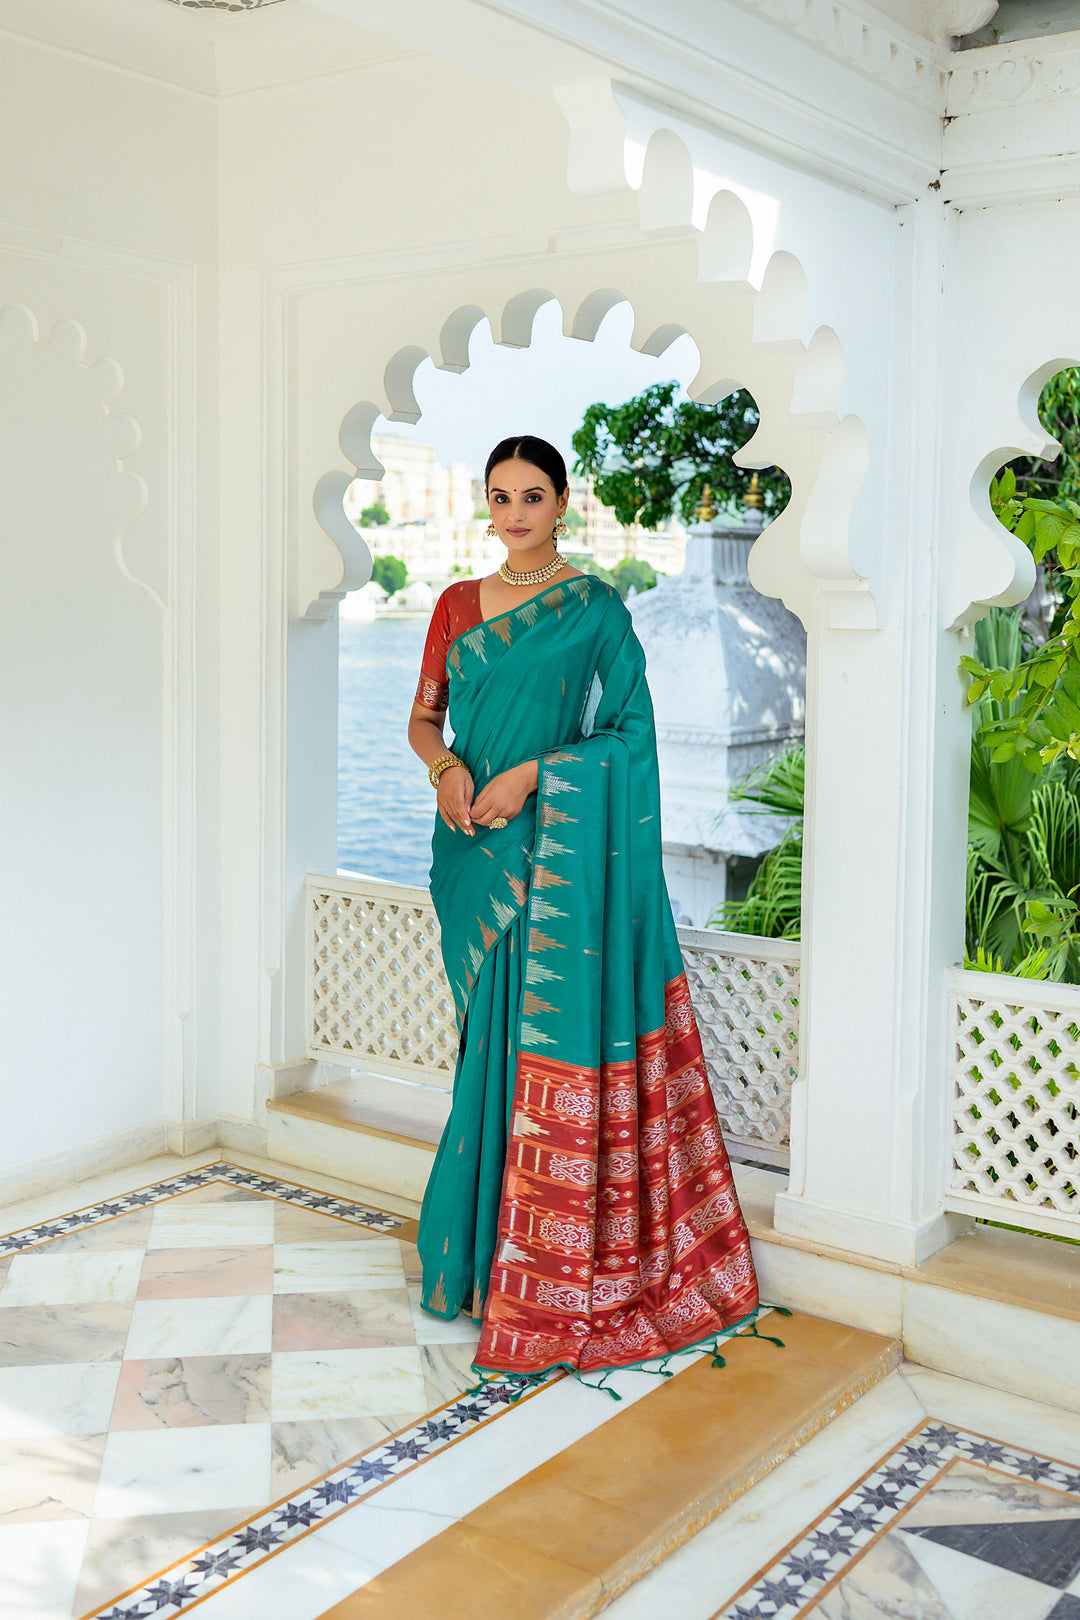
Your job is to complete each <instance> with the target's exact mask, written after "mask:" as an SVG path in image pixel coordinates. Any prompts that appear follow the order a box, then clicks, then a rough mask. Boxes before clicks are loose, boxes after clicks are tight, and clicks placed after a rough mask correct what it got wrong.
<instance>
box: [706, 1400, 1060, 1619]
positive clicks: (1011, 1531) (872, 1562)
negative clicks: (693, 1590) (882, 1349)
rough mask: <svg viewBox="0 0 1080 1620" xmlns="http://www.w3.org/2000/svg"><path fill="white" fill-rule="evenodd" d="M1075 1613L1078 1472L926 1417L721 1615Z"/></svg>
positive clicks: (1033, 1616) (1030, 1616) (1013, 1616)
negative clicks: (923, 1422) (921, 1423)
mask: <svg viewBox="0 0 1080 1620" xmlns="http://www.w3.org/2000/svg"><path fill="white" fill-rule="evenodd" d="M797 1616H798V1617H800V1620H802V1617H805V1620H851V1617H854V1616H857V1617H858V1620H897V1617H901V1616H902V1617H904V1620H1080V1473H1078V1471H1077V1470H1076V1469H1075V1468H1073V1467H1070V1466H1069V1465H1067V1464H1065V1463H1061V1462H1056V1461H1055V1460H1054V1459H1053V1458H1051V1457H1040V1456H1034V1455H1032V1454H1031V1453H1028V1452H1025V1451H1022V1450H1018V1449H1017V1448H1015V1447H1013V1446H1008V1445H1003V1444H1000V1443H999V1442H997V1441H995V1440H991V1439H987V1438H985V1437H984V1436H982V1435H977V1434H970V1433H967V1432H966V1431H964V1430H962V1429H953V1428H950V1427H948V1426H947V1425H946V1424H942V1423H934V1422H930V1423H927V1424H926V1425H924V1426H923V1427H922V1428H921V1429H920V1430H919V1431H918V1432H917V1433H916V1434H915V1435H913V1436H911V1437H910V1438H909V1439H908V1440H907V1441H905V1442H904V1443H903V1444H902V1445H901V1446H899V1447H897V1449H896V1450H894V1451H892V1452H891V1453H890V1454H889V1455H888V1456H887V1457H886V1458H884V1460H883V1461H882V1462H881V1463H880V1464H879V1466H878V1467H877V1468H876V1469H875V1470H874V1471H873V1473H871V1474H870V1475H869V1476H868V1477H867V1478H865V1479H863V1480H862V1481H860V1483H859V1484H858V1485H856V1486H855V1487H854V1489H853V1490H852V1491H851V1492H850V1494H849V1495H847V1496H846V1497H844V1499H843V1500H842V1501H841V1502H839V1503H838V1504H837V1505H836V1506H834V1507H833V1508H831V1509H830V1510H829V1511H828V1512H827V1513H826V1514H824V1515H823V1517H822V1518H820V1519H818V1520H817V1521H816V1522H815V1523H814V1524H812V1525H811V1526H809V1527H808V1529H807V1531H806V1534H805V1535H804V1536H803V1537H802V1538H801V1539H800V1541H799V1542H798V1543H797V1545H795V1546H793V1547H790V1548H789V1549H788V1550H787V1551H786V1552H785V1553H784V1554H783V1556H782V1557H781V1558H779V1559H778V1560H777V1562H776V1563H775V1564H774V1565H773V1566H772V1567H771V1568H770V1569H768V1570H766V1571H764V1573H762V1574H761V1575H760V1576H758V1577H756V1578H755V1580H754V1581H753V1582H752V1583H751V1584H750V1586H749V1587H748V1588H747V1589H746V1590H744V1591H743V1592H741V1593H740V1594H739V1595H738V1596H737V1597H736V1598H735V1599H733V1600H732V1601H731V1602H730V1603H729V1604H728V1605H727V1606H725V1607H724V1608H723V1609H722V1610H720V1611H719V1612H718V1613H717V1615H716V1616H715V1620H796V1617H797Z"/></svg>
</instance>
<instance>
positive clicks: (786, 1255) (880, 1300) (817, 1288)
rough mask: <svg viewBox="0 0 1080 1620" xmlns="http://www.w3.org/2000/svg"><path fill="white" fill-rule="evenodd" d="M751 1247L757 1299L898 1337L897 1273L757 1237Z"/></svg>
mask: <svg viewBox="0 0 1080 1620" xmlns="http://www.w3.org/2000/svg"><path fill="white" fill-rule="evenodd" d="M766 1173H767V1172H765V1171H762V1172H761V1174H762V1175H765V1174H766ZM750 1247H751V1249H752V1251H753V1255H754V1266H755V1268H756V1270H757V1274H758V1284H759V1287H760V1290H761V1297H762V1299H767V1300H769V1301H770V1302H771V1303H774V1304H777V1305H787V1306H790V1307H791V1308H792V1309H794V1310H799V1311H806V1312H807V1313H808V1314H809V1315H811V1316H823V1317H825V1318H826V1320H827V1321H830V1322H843V1323H845V1324H846V1325H847V1326H849V1327H857V1328H862V1329H863V1330H864V1331H865V1332H868V1333H884V1334H887V1335H888V1336H889V1337H890V1338H899V1337H900V1330H901V1320H902V1310H903V1292H904V1280H903V1278H902V1277H900V1276H899V1275H898V1274H896V1273H894V1272H888V1271H873V1270H871V1269H870V1268H869V1267H868V1266H855V1265H848V1264H845V1262H844V1261H842V1260H834V1259H832V1258H829V1257H826V1256H824V1255H820V1254H809V1253H807V1251H806V1250H805V1249H795V1248H789V1247H787V1246H785V1245H782V1244H779V1243H767V1242H761V1241H759V1240H758V1239H756V1238H755V1239H754V1240H753V1241H752V1242H751V1245H750Z"/></svg>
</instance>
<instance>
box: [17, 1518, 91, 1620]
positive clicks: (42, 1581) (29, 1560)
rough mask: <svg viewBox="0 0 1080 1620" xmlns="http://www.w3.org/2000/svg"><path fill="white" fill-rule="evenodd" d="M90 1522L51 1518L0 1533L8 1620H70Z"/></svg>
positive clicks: (20, 1525)
mask: <svg viewBox="0 0 1080 1620" xmlns="http://www.w3.org/2000/svg"><path fill="white" fill-rule="evenodd" d="M88 1526H89V1521H88V1520H87V1519H61V1520H57V1519H50V1520H47V1521H45V1522H43V1523H42V1522H39V1523H30V1524H13V1525H6V1526H4V1527H3V1528H0V1615H3V1617H4V1620H70V1616H71V1606H72V1603H73V1602H74V1599H75V1589H76V1587H77V1586H78V1582H79V1568H80V1565H81V1564H82V1557H83V1548H84V1547H85V1545H86V1533H87V1529H88Z"/></svg>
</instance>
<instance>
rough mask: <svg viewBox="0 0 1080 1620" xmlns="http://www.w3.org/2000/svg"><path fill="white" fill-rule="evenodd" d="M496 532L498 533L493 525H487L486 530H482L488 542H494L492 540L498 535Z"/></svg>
mask: <svg viewBox="0 0 1080 1620" xmlns="http://www.w3.org/2000/svg"><path fill="white" fill-rule="evenodd" d="M498 532H499V531H498V529H497V528H496V527H495V525H494V523H489V524H488V526H487V528H486V529H485V530H484V533H485V534H486V535H487V537H488V539H489V540H494V538H495V536H496V535H497V534H498Z"/></svg>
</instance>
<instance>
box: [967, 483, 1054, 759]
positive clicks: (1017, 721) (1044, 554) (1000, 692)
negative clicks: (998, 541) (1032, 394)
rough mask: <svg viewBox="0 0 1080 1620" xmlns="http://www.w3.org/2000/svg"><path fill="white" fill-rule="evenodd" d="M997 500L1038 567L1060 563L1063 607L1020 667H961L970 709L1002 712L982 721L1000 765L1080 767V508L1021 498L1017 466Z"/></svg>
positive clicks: (996, 487)
mask: <svg viewBox="0 0 1080 1620" xmlns="http://www.w3.org/2000/svg"><path fill="white" fill-rule="evenodd" d="M990 500H991V504H992V506H993V509H994V511H995V512H996V514H997V516H998V517H999V518H1000V520H1001V522H1002V523H1004V524H1005V526H1006V528H1009V529H1011V530H1012V531H1013V533H1014V534H1015V535H1016V536H1017V538H1018V539H1020V540H1023V541H1024V542H1025V544H1026V545H1028V546H1030V548H1031V551H1032V554H1033V556H1034V558H1035V561H1036V562H1037V563H1042V562H1044V560H1046V559H1049V558H1051V557H1052V558H1053V565H1054V572H1055V574H1056V579H1057V590H1058V592H1059V596H1060V606H1059V609H1058V612H1057V613H1056V615H1055V622H1054V624H1053V625H1052V626H1051V634H1050V636H1049V638H1048V639H1047V641H1046V642H1044V643H1043V644H1041V645H1036V646H1034V647H1032V648H1029V649H1025V651H1026V656H1024V657H1022V658H1019V659H1018V660H1017V661H1016V662H1015V663H1013V664H1011V665H1008V666H1006V665H1004V664H1000V663H995V662H994V661H993V659H990V660H989V661H988V660H987V659H986V658H984V657H975V658H971V657H964V658H961V660H960V663H961V666H962V668H964V669H965V670H967V672H968V674H969V675H970V676H971V677H972V679H971V684H970V686H969V688H968V694H967V700H968V702H969V703H971V704H978V703H980V702H981V701H982V699H984V698H985V697H989V698H990V699H991V700H992V705H997V706H998V707H997V708H993V707H992V708H991V710H990V711H983V712H982V713H981V714H980V722H979V723H980V736H981V738H982V741H983V743H984V744H985V745H986V746H987V747H988V748H989V749H990V750H991V757H992V759H993V760H994V762H995V763H1003V762H1005V761H1007V760H1013V759H1018V760H1020V761H1021V762H1022V764H1023V765H1024V767H1025V769H1027V770H1028V771H1030V772H1031V773H1032V774H1033V775H1036V776H1037V775H1039V774H1040V773H1042V772H1043V771H1044V770H1045V769H1046V767H1047V766H1049V765H1052V764H1053V763H1054V761H1055V760H1058V759H1060V758H1062V757H1063V756H1064V757H1067V758H1069V759H1073V760H1080V647H1078V644H1077V638H1078V637H1080V505H1078V504H1077V502H1076V501H1073V500H1066V501H1061V500H1058V501H1044V500H1040V499H1038V498H1037V497H1035V496H1030V495H1019V494H1018V493H1017V488H1016V475H1015V473H1014V472H1013V470H1012V468H1011V467H1007V468H1006V469H1005V471H1004V472H1003V473H1002V474H1001V477H1000V478H998V479H995V480H994V483H993V484H992V485H991V488H990ZM976 650H978V649H976Z"/></svg>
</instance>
